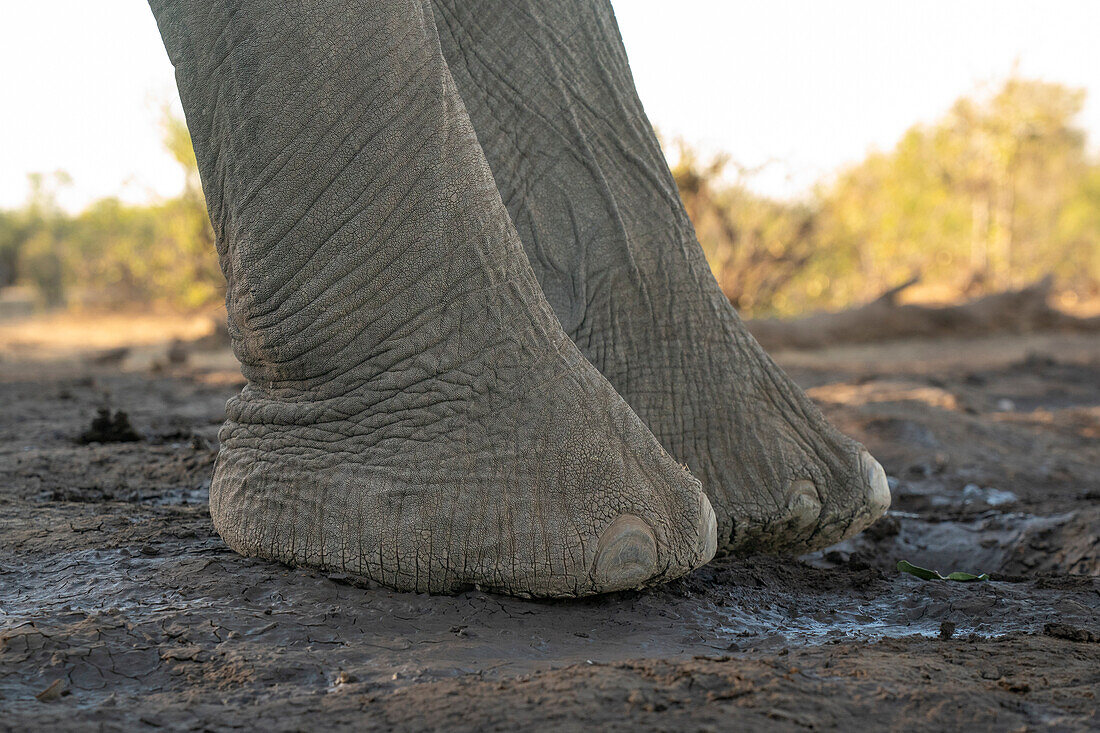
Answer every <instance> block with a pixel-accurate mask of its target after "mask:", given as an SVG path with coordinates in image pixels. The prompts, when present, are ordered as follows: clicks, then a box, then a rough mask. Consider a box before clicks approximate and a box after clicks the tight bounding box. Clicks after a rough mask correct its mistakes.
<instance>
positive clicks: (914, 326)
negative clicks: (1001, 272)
mask: <svg viewBox="0 0 1100 733" xmlns="http://www.w3.org/2000/svg"><path fill="white" fill-rule="evenodd" d="M915 282H916V278H914V279H912V280H910V281H908V282H906V283H903V284H902V285H900V286H898V287H896V288H893V289H891V290H888V291H887V292H885V293H883V294H882V295H880V296H879V297H878V298H876V299H875V300H873V301H871V302H870V303H867V304H866V305H863V306H860V307H858V308H853V309H851V310H846V311H838V312H819V313H813V314H811V315H809V316H806V317H804V318H798V319H794V320H782V319H778V318H765V319H758V320H750V321H747V323H746V325H747V326H748V328H749V331H750V332H751V333H752V334H753V336H755V337H756V339H757V340H758V341H759V342H760V343H761V344H762V345H763V346H764V348H766V349H781V348H799V349H812V348H820V347H822V346H829V345H832V344H840V343H847V344H853V343H869V342H874V341H889V340H893V339H904V338H943V337H950V336H982V335H986V334H993V333H1034V332H1036V331H1100V317H1093V318H1078V317H1076V316H1072V315H1069V314H1067V313H1064V312H1062V311H1060V310H1058V309H1057V308H1055V307H1053V306H1051V305H1050V302H1049V301H1050V291H1051V285H1052V282H1051V279H1050V278H1049V277H1047V278H1045V279H1043V280H1041V281H1040V282H1037V283H1035V284H1033V285H1029V286H1028V287H1026V288H1022V289H1020V290H1009V291H1005V292H1003V293H994V294H993V295H987V296H984V297H982V298H977V299H976V300H972V301H969V302H966V303H960V304H958V305H947V306H926V305H915V304H904V305H903V304H899V303H898V302H897V301H898V296H899V295H900V294H901V292H902V291H904V290H905V289H906V288H908V287H909V286H911V285H913V284H914V283H915Z"/></svg>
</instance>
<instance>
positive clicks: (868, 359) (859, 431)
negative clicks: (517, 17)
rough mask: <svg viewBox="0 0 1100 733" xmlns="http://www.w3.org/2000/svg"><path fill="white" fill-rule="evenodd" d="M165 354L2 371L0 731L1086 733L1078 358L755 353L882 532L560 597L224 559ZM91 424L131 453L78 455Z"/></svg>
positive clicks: (205, 424)
mask: <svg viewBox="0 0 1100 733" xmlns="http://www.w3.org/2000/svg"><path fill="white" fill-rule="evenodd" d="M150 348H152V347H150ZM158 348H159V347H158ZM178 351H179V349H178V348H177V354H176V355H175V358H174V361H175V362H177V363H176V364H175V365H170V364H171V361H172V360H168V359H161V358H159V357H158V358H157V359H156V361H157V362H158V363H162V364H163V366H162V368H160V369H159V370H151V369H150V368H149V363H150V361H151V357H149V353H152V352H151V351H149V350H148V349H147V350H146V351H145V352H142V351H141V350H140V349H138V350H134V351H132V352H131V353H127V354H121V355H120V354H119V353H105V354H101V355H100V358H99V359H98V360H88V359H82V358H78V357H72V356H71V355H70V356H67V357H65V358H63V359H62V358H58V359H53V360H43V358H42V357H41V355H37V356H34V358H30V357H29V356H28V353H29V351H28V350H27V349H23V350H20V349H7V350H6V351H0V405H3V409H2V411H0V730H28V729H42V730H68V729H92V730H99V729H105V730H135V729H143V728H149V729H153V728H156V729H166V730H172V729H209V730H225V729H233V728H244V729H262V730H317V729H342V728H355V729H366V730H371V729H392V728H397V729H424V728H445V729H448V730H484V729H489V730H500V729H515V728H517V727H519V726H523V727H527V726H534V725H539V726H542V727H546V728H550V729H574V728H582V727H583V728H591V727H593V726H597V727H598V728H597V729H610V730H627V729H631V730H635V729H668V728H675V729H680V728H685V729H691V730H711V729H712V730H723V729H747V730H754V729H769V730H772V729H778V730H784V729H802V728H841V729H852V728H854V727H855V726H856V725H861V726H871V727H873V728H875V729H881V728H898V729H907V730H912V729H915V730H921V729H942V728H961V727H964V726H965V727H969V728H973V729H976V730H985V729H996V730H1020V729H1028V728H1039V727H1042V728H1050V729H1055V730H1059V729H1064V730H1076V729H1098V728H1100V711H1098V708H1100V699H1098V698H1097V695H1098V693H1100V578H1098V576H1100V343H1098V342H1097V339H1095V337H1093V338H1089V337H1083V336H1048V337H1039V336H1033V337H1026V338H1022V337H1011V338H1009V337H1006V338H1001V339H998V338H989V339H981V340H967V341H943V340H941V341H935V342H905V343H895V344H884V345H877V346H864V347H858V348H857V347H848V348H844V349H834V350H822V351H815V352H789V353H782V354H779V355H778V359H779V361H780V362H781V363H782V364H783V365H784V366H785V367H786V368H788V370H789V371H790V372H791V373H792V374H793V375H794V376H795V378H796V379H797V380H798V381H799V382H800V383H801V384H802V385H803V386H804V387H806V388H808V389H809V390H810V393H811V395H813V396H814V398H815V399H817V400H818V401H819V403H820V404H822V405H823V407H824V408H825V410H826V412H827V413H828V414H829V416H830V417H831V418H832V419H833V420H834V421H836V423H837V424H838V425H839V426H840V427H841V428H843V429H844V430H846V431H848V432H849V433H851V434H852V435H854V436H856V437H858V438H859V439H860V440H862V441H864V442H865V443H866V444H867V445H868V447H869V448H870V449H871V451H872V452H873V453H874V454H875V455H876V456H877V457H879V458H880V460H881V461H882V462H883V464H884V466H885V467H886V469H887V473H888V474H889V475H890V477H891V484H892V489H893V494H894V506H893V508H892V510H891V512H890V514H889V515H888V516H887V517H886V518H885V519H884V520H882V521H881V522H880V523H879V524H877V525H875V527H873V528H872V529H871V530H870V531H869V532H867V533H866V534H865V535H864V536H862V537H860V538H857V539H855V540H851V541H848V542H846V543H844V544H843V545H840V546H837V547H835V548H831V549H830V550H828V551H826V552H822V553H817V554H815V555H811V556H806V557H803V558H786V559H777V558H767V557H752V558H742V559H736V560H732V559H725V560H719V561H716V562H714V563H713V564H711V565H710V566H708V567H706V568H703V569H701V570H700V571H698V572H696V573H694V574H693V575H691V576H690V577H688V578H686V579H683V580H680V581H677V582H674V583H672V584H670V585H668V586H665V587H662V588H657V589H654V590H651V591H647V592H644V593H625V594H618V595H614V596H607V597H601V598H597V599H592V600H585V601H580V602H569V603H540V602H531V601H523V600H516V599H510V598H504V597H500V596H494V595H487V594H483V593H477V592H469V593H464V594H462V595H458V596H453V597H429V596H423V595H411V594H401V593H394V592H391V591H388V590H386V589H382V588H377V587H362V586H360V585H356V584H354V583H353V582H352V581H351V580H350V579H348V578H345V577H339V576H325V575H323V574H318V573H314V572H310V571H305V570H297V569H291V568H286V567H282V566H278V565H273V564H270V563H266V562H261V561H257V560H250V559H246V558H242V557H239V556H237V555H235V554H234V553H232V552H231V551H229V550H228V549H227V548H226V547H225V546H224V545H223V544H222V542H221V540H220V539H219V538H218V536H217V535H216V534H215V533H214V532H213V529H212V527H211V524H210V520H209V517H208V515H207V504H206V502H207V497H208V489H209V478H210V472H211V464H212V461H213V459H214V455H215V453H216V449H217V429H218V425H219V423H220V422H221V419H222V410H223V406H224V403H225V400H226V398H227V397H228V396H230V395H231V394H232V393H233V392H234V391H235V390H236V389H237V388H238V387H239V377H238V376H237V375H236V373H235V372H234V370H233V367H232V362H231V361H230V360H229V358H228V356H227V355H226V354H224V353H220V354H210V353H205V352H194V353H192V354H191V355H190V358H189V359H188V360H186V362H185V360H184V358H183V356H181V355H180V354H179V353H178ZM160 353H163V349H161V352H160ZM181 362H185V363H181ZM105 407H106V408H111V409H112V410H123V411H125V412H126V413H128V414H129V417H130V421H131V423H132V425H133V427H134V429H135V430H136V431H137V432H138V433H139V434H140V436H141V440H139V441H137V442H121V443H98V442H90V443H86V444H83V443H80V442H79V440H78V439H79V437H80V436H81V434H82V433H84V432H85V431H86V430H87V428H88V427H89V425H90V424H91V421H92V419H93V418H94V417H95V416H96V413H97V411H98V410H99V409H100V408H105ZM900 559H906V560H909V561H911V562H913V563H915V564H918V565H924V566H926V567H933V568H936V569H939V570H941V571H943V572H945V573H946V572H949V571H953V570H966V571H971V572H988V573H990V574H991V575H992V580H990V581H988V582H982V583H969V584H964V583H947V582H926V581H920V580H917V579H916V578H913V577H911V576H907V575H900V574H898V573H897V571H896V570H895V569H894V566H895V565H896V562H897V561H898V560H900Z"/></svg>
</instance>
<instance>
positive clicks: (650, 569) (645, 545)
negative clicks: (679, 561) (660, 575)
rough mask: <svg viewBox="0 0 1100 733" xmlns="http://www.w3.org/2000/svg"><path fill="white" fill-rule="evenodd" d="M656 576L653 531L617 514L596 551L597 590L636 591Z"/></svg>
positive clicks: (640, 522)
mask: <svg viewBox="0 0 1100 733" xmlns="http://www.w3.org/2000/svg"><path fill="white" fill-rule="evenodd" d="M712 521H713V519H712ZM656 572H657V541H656V540H655V539H654V538H653V531H652V530H650V528H649V525H647V524H646V523H645V522H644V521H642V520H641V519H640V518H638V517H636V516H634V515H633V514H620V515H619V516H618V517H617V518H616V519H615V521H613V522H612V523H611V524H610V525H609V526H608V528H607V529H605V530H604V531H603V534H602V535H601V536H600V543H599V545H598V546H597V548H596V560H595V563H594V564H593V568H592V574H593V577H594V580H595V581H596V586H597V588H598V589H599V590H600V591H612V590H628V589H631V588H639V587H641V586H642V585H644V584H645V582H646V581H647V580H649V579H650V578H652V577H653V575H654V574H655V573H656Z"/></svg>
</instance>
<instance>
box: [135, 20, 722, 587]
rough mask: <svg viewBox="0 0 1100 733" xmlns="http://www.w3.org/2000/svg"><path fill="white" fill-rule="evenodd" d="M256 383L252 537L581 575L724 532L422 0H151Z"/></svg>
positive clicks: (620, 567) (545, 577)
mask: <svg viewBox="0 0 1100 733" xmlns="http://www.w3.org/2000/svg"><path fill="white" fill-rule="evenodd" d="M151 5H152V8H153V12H154V15H155V16H156V19H157V22H158V25H159V27H160V32H161V35H162V37H163V40H164V43H165V46H166V47H167V49H168V52H169V56H170V57H171V60H172V63H173V64H174V66H175V68H176V80H177V83H178V86H179V92H180V97H181V99H182V101H183V107H184V110H185V113H186V115H187V123H188V127H189V129H190V130H191V135H192V140H193V142H194V146H195V151H196V154H197V158H198V163H199V170H200V174H201V178H202V183H203V188H204V191H205V194H206V200H207V202H208V207H209V213H210V218H211V221H212V222H213V225H214V231H215V234H216V239H217V248H218V255H219V261H220V264H221V267H222V269H223V271H224V273H225V276H226V280H227V283H228V292H227V296H226V302H227V307H228V312H229V327H230V335H231V337H232V341H233V347H234V351H235V353H236V355H237V356H238V358H239V359H240V362H241V367H242V372H243V374H244V376H245V377H246V379H247V384H246V386H245V387H244V389H243V390H242V392H241V394H240V395H239V396H237V397H234V398H233V399H231V400H230V401H229V403H228V405H227V406H226V412H227V421H226V423H225V426H224V427H223V428H222V430H221V433H220V439H221V448H220V452H219V454H218V459H217V464H216V467H215V472H214V479H213V483H212V486H211V492H210V511H211V514H212V516H213V520H214V525H215V527H216V528H217V530H218V532H219V533H220V534H221V536H222V537H223V538H224V539H225V541H226V542H227V543H228V544H229V546H230V547H232V548H234V549H235V550H237V551H238V552H241V553H242V554H245V555H250V556H258V557H263V558H268V559H271V560H276V561H281V562H285V563H288V564H292V565H300V566H310V567H316V568H323V569H329V570H337V571H343V572H347V573H352V574H356V575H359V576H362V577H365V578H368V579H372V580H375V581H378V582H380V583H382V584H385V585H388V586H390V587H392V588H396V589H399V590H408V591H429V592H452V591H457V590H461V589H464V588H470V587H480V588H484V589H487V590H494V591H500V592H505V593H512V594H516V595H523V596H551V597H569V596H581V595H586V594H591V593H598V592H603V591H612V590H618V589H624V588H636V587H641V586H644V585H648V584H651V583H655V582H659V581H663V580H666V579H669V578H673V577H676V576H678V575H681V574H683V573H686V572H688V571H689V570H691V569H692V568H694V567H697V566H698V565H700V564H701V563H703V562H706V561H707V560H708V559H709V558H710V557H711V556H712V555H713V553H714V549H715V523H714V515H713V512H712V510H711V508H710V505H709V503H708V502H707V499H706V497H705V496H704V495H703V493H702V491H701V489H700V487H699V483H698V482H697V481H696V480H695V479H694V478H693V477H691V476H690V474H689V473H688V472H687V471H686V470H685V469H683V468H682V467H681V466H680V465H678V464H677V463H676V462H675V461H674V460H673V459H672V458H671V457H670V456H669V455H668V454H667V453H666V452H665V451H664V450H663V449H662V448H661V446H660V444H659V443H658V442H657V440H656V439H655V438H654V437H653V436H652V434H651V433H650V432H649V431H648V430H647V429H646V427H645V426H644V424H643V423H642V422H641V421H640V420H639V418H638V417H637V416H636V415H635V414H634V413H633V412H632V411H631V410H630V408H629V407H628V406H627V405H626V403H625V402H623V400H622V399H621V398H620V397H619V395H617V394H616V393H615V391H614V389H612V387H611V386H610V385H609V384H608V383H607V381H606V380H605V379H604V378H603V377H602V376H601V375H600V374H599V372H598V371H597V370H596V369H595V368H594V367H593V366H592V365H591V364H589V363H588V362H587V361H586V360H585V359H584V357H583V356H582V355H581V354H580V352H579V351H578V350H577V348H576V347H575V346H574V345H573V343H572V342H570V340H569V339H568V337H566V335H565V334H564V332H563V331H562V330H561V327H560V326H559V324H558V322H557V320H556V319H555V318H554V314H553V311H552V310H551V308H550V307H549V305H548V304H547V303H546V300H545V299H544V297H543V296H542V293H541V291H540V290H539V287H538V283H537V281H536V279H535V277H534V274H533V272H532V270H531V268H530V265H529V264H528V263H527V260H526V258H525V257H524V255H523V250H522V245H521V244H520V242H519V239H518V237H517V235H516V232H515V228H514V227H513V226H512V224H511V222H510V220H509V218H508V213H507V210H506V209H505V207H504V205H503V203H502V202H501V199H500V195H499V193H498V191H497V188H496V186H495V184H494V182H493V179H492V175H491V172H490V170H489V167H488V165H487V163H486V160H485V158H484V154H483V152H482V150H481V148H480V146H479V145H478V143H477V140H476V138H475V136H474V132H473V129H472V127H471V124H470V120H469V117H468V115H467V113H466V110H465V108H464V106H463V103H462V101H461V99H460V98H459V96H458V93H457V90H456V87H455V85H454V81H453V79H452V77H451V75H450V72H449V71H448V68H447V65H446V63H445V61H444V59H443V56H442V51H441V49H440V45H439V38H438V34H437V30H436V27H435V24H434V20H433V17H432V11H431V8H430V7H429V6H428V5H427V4H426V3H425V2H421V1H420V0H386V1H385V2H383V1H382V0H310V2H291V3H288V2H285V1H284V0H248V1H247V2H245V1H243V0H153V1H152V2H151Z"/></svg>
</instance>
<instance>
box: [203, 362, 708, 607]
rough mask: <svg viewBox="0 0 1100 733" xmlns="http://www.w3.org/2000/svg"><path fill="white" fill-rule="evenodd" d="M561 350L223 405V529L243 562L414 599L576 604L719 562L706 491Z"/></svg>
mask: <svg viewBox="0 0 1100 733" xmlns="http://www.w3.org/2000/svg"><path fill="white" fill-rule="evenodd" d="M562 351H563V352H564V356H563V355H562V354H561V353H555V354H554V355H553V356H552V357H550V358H547V359H546V360H544V361H543V362H542V363H536V364H528V365H527V366H526V368H524V369H509V368H507V365H506V364H503V363H500V362H497V363H496V364H467V365H465V369H464V370H463V371H462V372H461V373H453V374H448V375H442V377H441V378H433V379H429V380H426V381H425V382H421V383H417V384H416V385H415V387H412V388H409V387H405V388H404V389H397V388H396V385H395V384H387V383H386V382H387V380H386V379H385V378H384V376H383V377H382V378H377V379H375V380H374V381H373V382H372V383H371V384H367V385H362V386H360V387H358V388H356V389H355V390H353V391H352V392H350V393H347V394H342V395H340V396H338V397H335V396H334V397H331V398H329V399H326V400H317V399H311V398H310V397H308V396H307V395H287V394H283V395H279V396H278V397H276V396H274V395H271V394H265V393H263V392H262V391H261V390H259V389H257V388H254V387H251V386H250V387H247V388H246V389H245V391H244V393H243V394H242V395H241V396H240V397H239V398H234V399H233V400H231V401H230V403H229V405H228V407H227V411H228V414H229V418H230V419H229V422H228V423H227V424H226V426H225V427H224V428H223V430H222V435H221V438H222V448H221V452H220V454H219V456H218V461H217V465H216V468H215V474H214V480H213V484H212V486H211V496H210V509H211V514H212V516H213V519H214V525H215V527H216V528H217V530H218V532H219V533H220V534H221V536H222V537H223V538H224V539H225V541H226V542H227V543H228V544H229V545H230V547H232V548H233V549H235V550H236V551H238V552H240V553H241V554H244V555H248V556H254V557H262V558H266V559H270V560H275V561H279V562H283V563H286V564H289V565H295V566H304V567H312V568H319V569H323V570H327V571H339V572H344V573H349V574H353V575H357V576H360V577H363V578H366V579H370V580H373V581H377V582H379V583H381V584H384V585H386V586H389V587H391V588H394V589H397V590H401V591H416V592H433V593H453V592H458V591H462V590H464V589H468V588H480V589H484V590H490V591H496V592H502V593H508V594H512V595H518V596H524V597H559V598H560V597H577V596H584V595H590V594H594V593H603V592H608V591H618V590H626V589H634V588H641V587H644V586H648V585H652V584H655V583H660V582H663V581H667V580H670V579H672V578H675V577H678V576H680V575H683V574H685V573H687V572H689V571H691V570H692V569H694V568H696V567H698V566H699V565H701V564H703V563H705V562H707V561H708V560H710V558H711V557H712V556H713V555H714V552H715V549H716V524H715V517H714V512H713V510H712V509H711V506H710V503H709V502H708V500H707V498H706V496H705V495H704V494H703V493H702V490H701V488H700V486H699V483H698V481H696V480H695V479H694V478H693V477H692V476H691V475H690V474H689V473H688V472H687V471H686V470H684V469H683V468H682V467H681V466H679V465H678V464H677V463H676V462H675V461H674V460H673V459H672V458H670V457H669V456H668V455H667V454H666V453H665V451H664V450H663V449H662V448H661V447H660V445H659V444H658V443H657V441H656V440H655V439H654V438H653V436H652V435H651V434H650V433H649V431H648V430H646V428H645V427H644V426H643V425H642V423H641V421H640V420H639V419H638V418H637V416H636V415H634V413H633V412H631V411H630V409H629V408H628V407H627V406H626V404H625V403H623V402H622V400H621V398H619V397H618V395H616V394H615V393H614V391H612V390H611V388H610V386H609V385H607V384H606V382H605V381H604V380H603V379H602V378H601V377H599V375H598V374H596V372H595V370H594V369H593V368H592V367H591V365H589V364H588V363H587V362H585V361H584V359H583V358H582V357H581V356H580V355H579V354H578V353H576V351H575V349H572V345H571V344H569V348H565V349H563V350H562ZM513 366H515V365H513ZM494 367H495V368H496V369H497V371H494ZM506 375H512V376H513V379H514V381H512V382H511V383H508V382H506V381H504V379H503V377H505V376H506Z"/></svg>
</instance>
